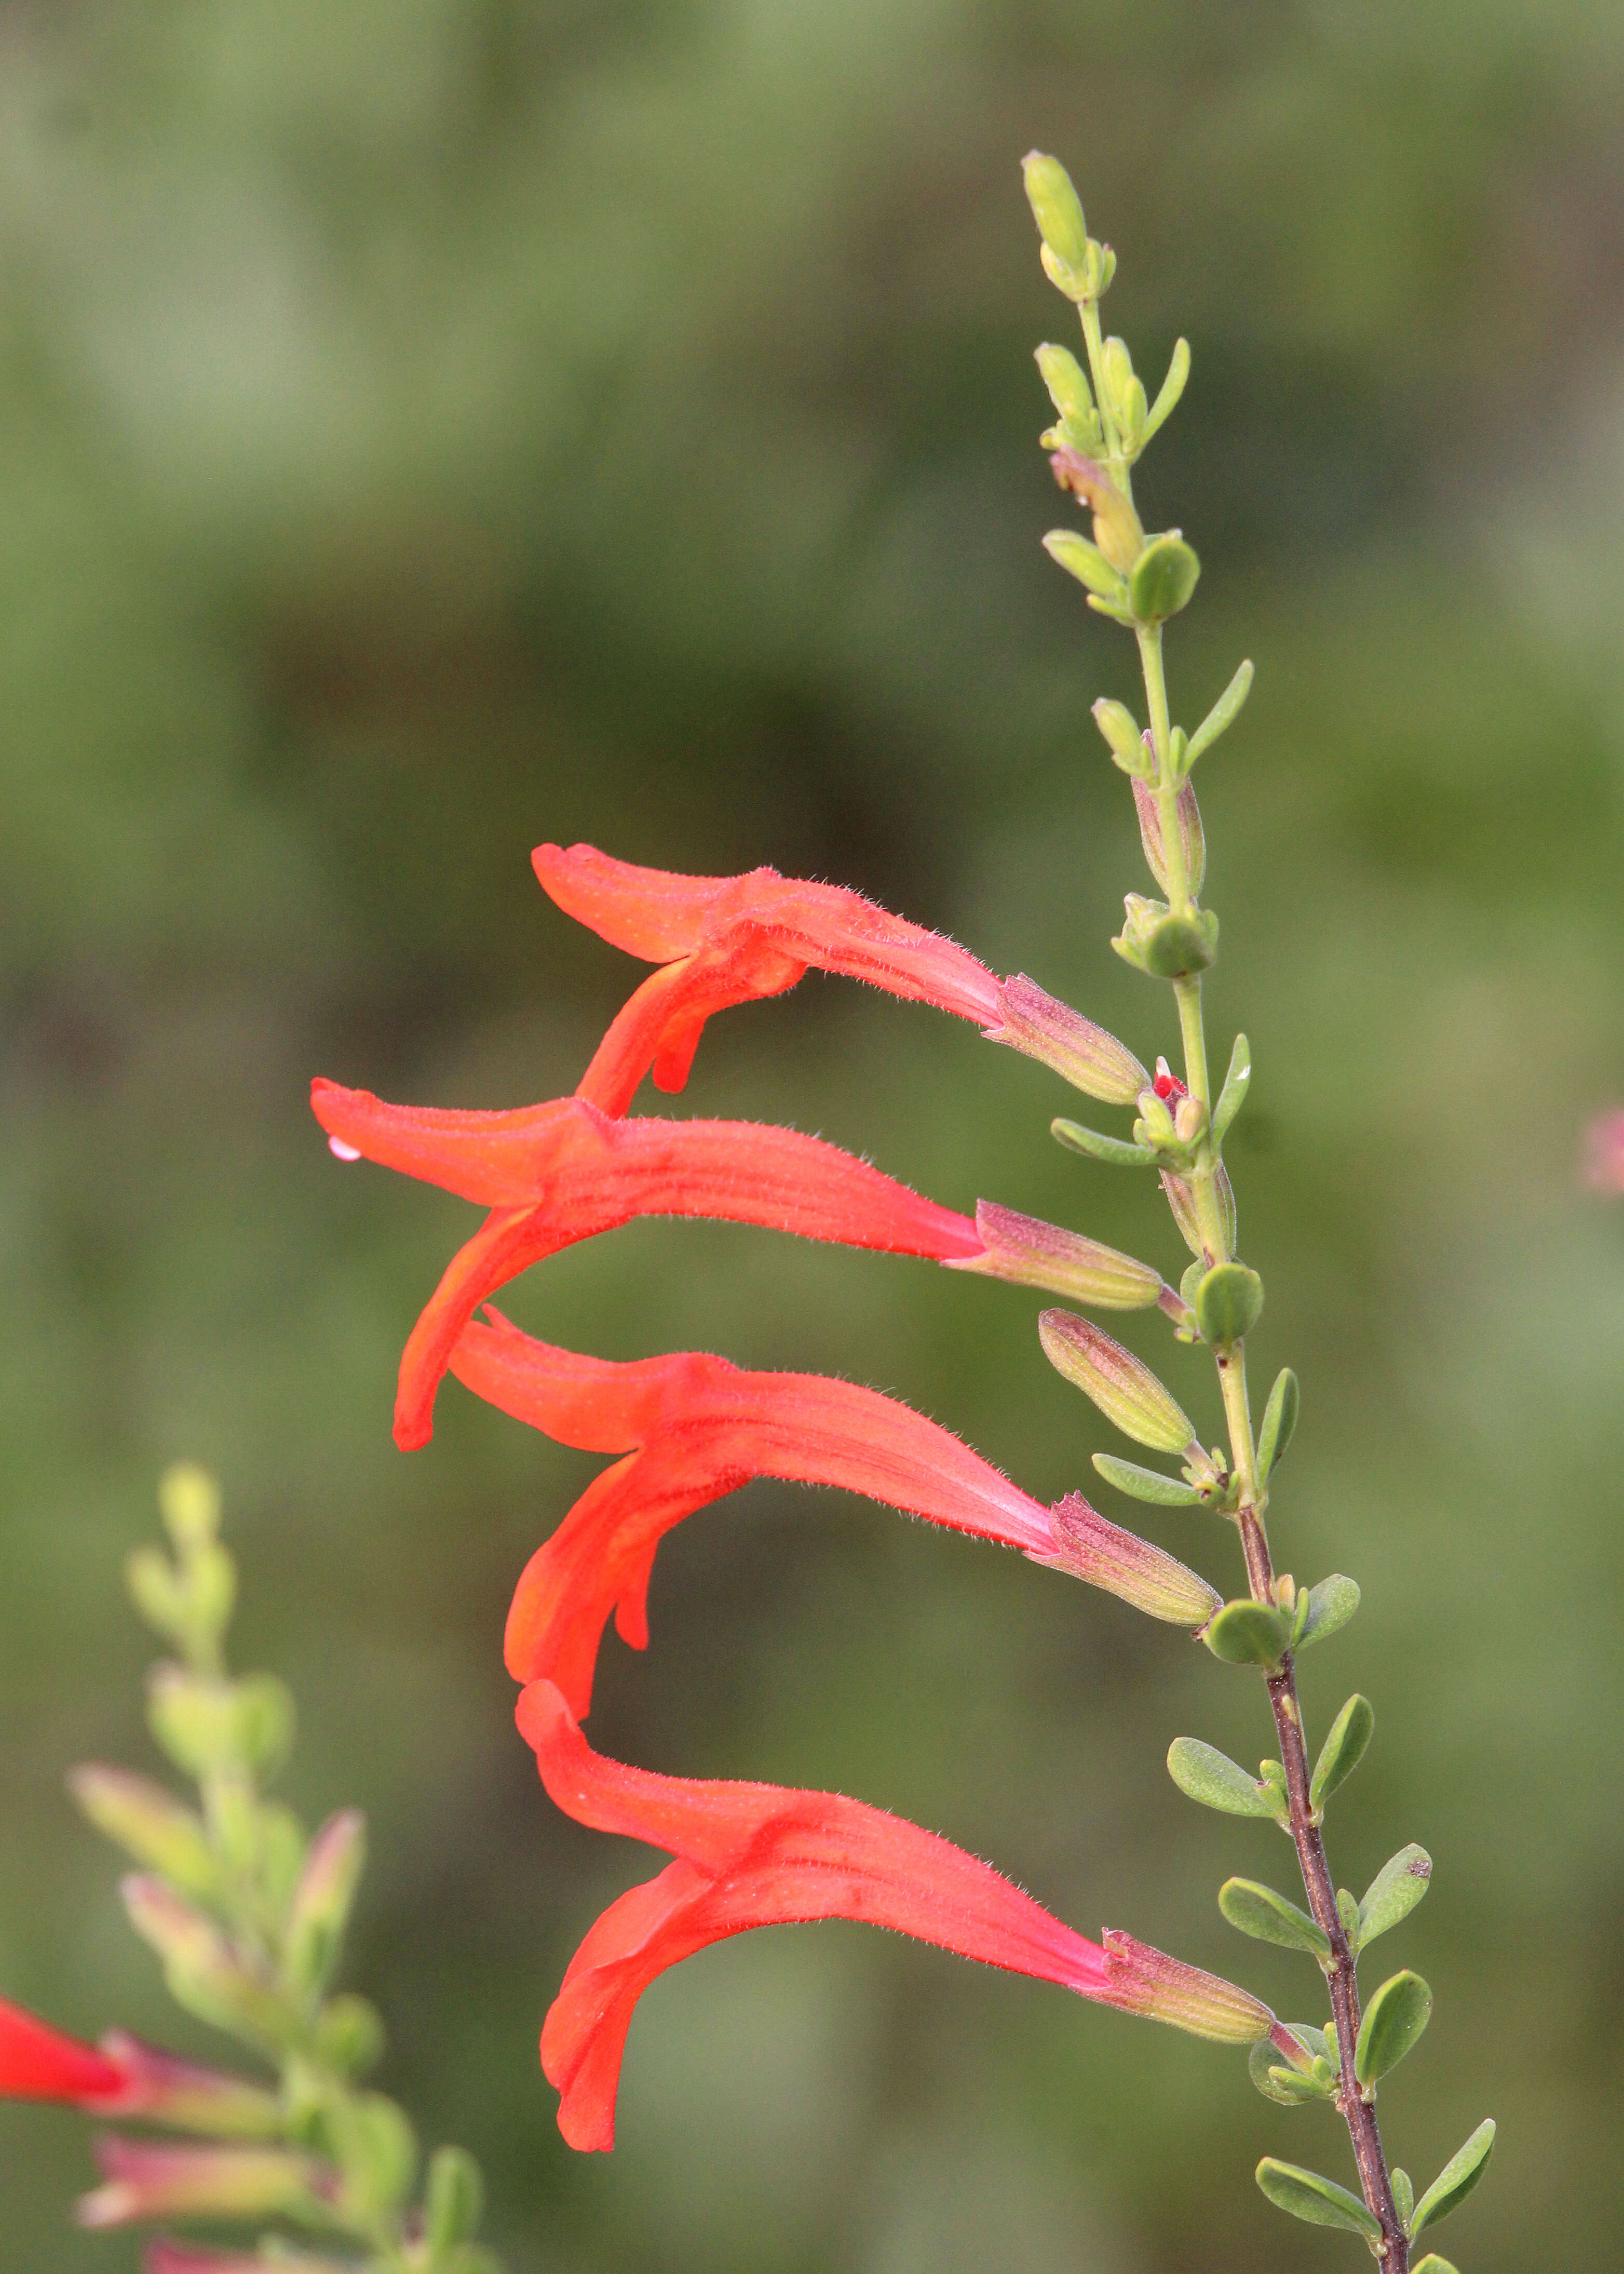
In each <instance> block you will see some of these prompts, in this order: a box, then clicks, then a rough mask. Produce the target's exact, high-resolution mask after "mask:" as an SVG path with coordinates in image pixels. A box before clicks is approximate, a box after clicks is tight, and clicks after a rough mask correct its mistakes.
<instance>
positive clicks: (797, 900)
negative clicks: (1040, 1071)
mask: <svg viewBox="0 0 1624 2274" xmlns="http://www.w3.org/2000/svg"><path fill="white" fill-rule="evenodd" d="M530 857H531V860H532V862H533V863H534V865H535V870H536V874H537V876H538V878H539V879H540V881H541V885H542V889H543V890H544V891H545V892H547V893H548V894H549V895H550V896H551V898H552V899H553V900H554V901H555V902H556V903H557V905H558V906H559V907H561V908H562V909H563V910H564V912H565V914H566V915H572V916H574V917H575V918H576V919H577V921H578V922H582V923H585V924H589V925H590V927H591V929H592V930H594V931H595V932H597V933H598V937H600V938H602V939H606V940H608V941H610V942H611V943H612V945H614V946H616V947H621V948H624V949H626V950H627V951H628V953H630V954H632V955H641V956H644V957H646V958H647V959H648V960H650V961H651V962H658V963H661V964H664V965H665V969H664V970H662V971H658V972H656V973H655V975H654V976H653V977H652V978H651V979H649V980H646V981H645V982H644V983H643V986H641V987H640V988H639V989H638V990H637V992H636V993H635V995H634V996H633V997H632V998H631V1001H630V1002H629V1003H628V1004H627V1005H626V1007H625V1009H624V1010H623V1011H622V1012H621V1013H620V1016H619V1017H618V1018H617V1019H616V1020H615V1022H614V1024H613V1026H612V1027H611V1028H610V1029H609V1032H608V1034H607V1035H605V1038H604V1041H603V1043H602V1044H601V1045H600V1047H599V1049H598V1053H597V1055H596V1056H595V1057H594V1058H593V1060H592V1063H591V1065H590V1066H589V1068H588V1069H587V1072H586V1073H585V1075H584V1077H583V1080H582V1082H581V1086H580V1088H579V1090H578V1091H577V1093H576V1095H577V1096H581V1097H584V1098H587V1099H589V1100H590V1103H592V1104H594V1105H596V1106H598V1107H599V1108H600V1109H601V1110H602V1111H604V1112H605V1113H614V1114H619V1113H624V1112H625V1111H626V1109H627V1107H628V1105H629V1104H630V1103H631V1101H632V1098H633V1096H635V1092H636V1089H637V1085H638V1083H639V1082H640V1081H642V1079H643V1075H644V1074H645V1073H647V1072H648V1071H649V1070H650V1067H652V1069H653V1073H654V1081H655V1087H656V1088H658V1089H664V1090H680V1088H682V1087H683V1085H684V1084H685V1083H686V1081H687V1080H688V1068H689V1066H690V1065H692V1063H693V1058H694V1053H695V1050H696V1049H697V1048H698V1046H699V1038H700V1035H701V1034H702V1033H703V1028H704V1024H705V1021H706V1020H707V1019H709V1018H711V1016H712V1015H713V1014H714V1013H716V1012H718V1011H725V1010H727V1009H729V1008H730V1007H731V1006H732V1005H733V1004H735V1003H748V1002H752V1001H755V1000H756V999H757V998H760V997H762V996H767V995H781V994H782V993H783V992H784V991H785V990H786V989H787V988H790V987H793V986H794V985H795V983H797V981H798V980H800V979H801V978H803V977H804V976H805V975H806V973H807V971H808V969H816V970H819V971H832V972H839V973H843V974H844V975H846V977H847V978H851V979H866V980H868V982H869V983H870V984H871V985H872V986H876V987H883V988H884V989H885V990H886V991H887V993H889V994H891V995H900V996H903V997H905V998H907V999H909V1000H911V1001H914V1002H921V1003H934V1004H936V1005H937V1007H938V1008H939V1009H941V1010H944V1011H951V1012H954V1013H957V1014H958V1016H959V1017H960V1018H961V1019H974V1020H976V1022H977V1023H978V1024H979V1025H981V1026H985V1025H986V1024H987V1023H988V1021H989V1020H990V1019H992V1018H994V1017H996V1013H997V1007H998V1005H997V994H998V983H997V981H996V979H995V978H994V977H993V975H992V973H991V972H990V971H989V970H988V969H987V968H986V967H985V966H984V965H983V964H981V963H978V962H977V961H976V960H975V958H974V956H973V955H971V954H969V953H967V952H966V950H965V949H964V948H962V947H958V946H956V945H954V943H953V942H952V941H951V940H950V939H944V938H942V937H940V936H939V934H937V933H936V932H932V931H927V930H925V929H924V927H923V925H921V924H913V923H907V922H905V921H904V920H903V919H902V918H901V917H900V916H893V915H888V914H887V912H886V911H885V910H884V909H883V908H881V907H876V906H875V904H874V902H873V901H872V900H864V899H863V897H862V896H861V893H859V892H847V891H846V890H844V889H843V888H842V887H840V886H838V885H814V884H804V883H802V882H801V881H800V880H799V879H797V878H794V877H780V876H779V875H778V871H777V870H774V869H755V870H750V871H749V872H748V874H747V875H745V876H741V877H681V876H676V875H673V874H672V873H670V872H669V871H667V870H664V869H640V868H637V867H635V865H634V864H633V863H632V862H629V861H616V860H613V859H612V858H611V857H610V855H608V854H606V853H600V852H598V849H597V847H595V846H591V845H572V846H570V847H568V849H566V848H565V847H563V846H560V845H538V847H536V850H535V852H534V853H533V854H532V855H531V856H530Z"/></svg>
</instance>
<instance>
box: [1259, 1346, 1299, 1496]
mask: <svg viewBox="0 0 1624 2274" xmlns="http://www.w3.org/2000/svg"><path fill="white" fill-rule="evenodd" d="M1301 1403H1302V1392H1301V1391H1300V1390H1299V1389H1298V1388H1297V1376H1296V1374H1293V1373H1292V1371H1291V1369H1290V1367H1289V1366H1284V1367H1282V1368H1281V1370H1280V1372H1279V1373H1278V1374H1276V1375H1275V1377H1274V1388H1273V1389H1271V1390H1270V1392H1269V1395H1268V1404H1267V1405H1266V1406H1265V1407H1264V1409H1263V1427H1262V1429H1261V1431H1260V1432H1259V1437H1258V1483H1259V1487H1261V1486H1264V1485H1266V1484H1267V1482H1268V1480H1269V1478H1270V1476H1271V1475H1272V1474H1273V1473H1274V1470H1275V1469H1276V1468H1278V1467H1279V1465H1280V1464H1281V1462H1282V1460H1283V1459H1284V1458H1285V1455H1286V1447H1287V1446H1288V1445H1289V1443H1290V1442H1291V1433H1292V1431H1293V1430H1294V1429H1295V1428H1296V1427H1297V1408H1298V1406H1299V1405H1300V1404H1301Z"/></svg>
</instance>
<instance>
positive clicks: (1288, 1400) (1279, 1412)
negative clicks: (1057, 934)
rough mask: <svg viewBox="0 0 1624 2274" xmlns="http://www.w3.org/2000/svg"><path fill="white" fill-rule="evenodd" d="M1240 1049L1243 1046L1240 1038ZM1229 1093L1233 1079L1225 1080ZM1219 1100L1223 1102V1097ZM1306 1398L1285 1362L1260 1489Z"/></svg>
mask: <svg viewBox="0 0 1624 2274" xmlns="http://www.w3.org/2000/svg"><path fill="white" fill-rule="evenodd" d="M1236 1048H1237V1050H1238V1049H1239V1048H1240V1044H1239V1043H1238V1042H1237V1044H1236ZM1224 1089H1225V1091H1226V1093H1227V1091H1228V1089H1229V1083H1228V1082H1226V1083H1225V1084H1224ZM1219 1103H1221V1104H1222V1099H1220V1101H1219ZM1302 1402H1303V1394H1302V1391H1301V1390H1300V1389H1298V1387H1297V1376H1296V1374H1293V1373H1292V1371H1291V1369H1290V1367H1289V1366H1282V1367H1281V1369H1280V1372H1279V1373H1278V1374H1276V1375H1275V1377H1274V1388H1273V1389H1271V1390H1270V1392H1269V1394H1268V1404H1267V1405H1266V1406H1265V1407H1264V1409H1263V1427H1262V1428H1261V1430H1260V1431H1259V1434H1258V1489H1259V1491H1261V1490H1262V1489H1263V1487H1264V1486H1265V1485H1267V1482H1268V1480H1269V1478H1270V1477H1271V1476H1272V1475H1273V1473H1274V1471H1275V1469H1277V1468H1278V1467H1279V1465H1280V1464H1281V1462H1282V1461H1283V1460H1284V1458H1285V1457H1286V1447H1287V1446H1288V1445H1289V1443H1290V1442H1291V1433H1292V1431H1293V1430H1294V1429H1295V1428H1296V1427H1297V1410H1298V1408H1299V1406H1300V1405H1301V1404H1302Z"/></svg>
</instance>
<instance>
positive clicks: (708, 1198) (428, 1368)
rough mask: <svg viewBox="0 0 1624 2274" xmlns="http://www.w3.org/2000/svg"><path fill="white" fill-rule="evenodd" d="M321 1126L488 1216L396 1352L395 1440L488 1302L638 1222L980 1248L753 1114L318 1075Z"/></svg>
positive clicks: (916, 1202) (923, 1247)
mask: <svg viewBox="0 0 1624 2274" xmlns="http://www.w3.org/2000/svg"><path fill="white" fill-rule="evenodd" d="M311 1103H312V1108H313V1110H314V1111H315V1115H316V1118H317V1119H318V1120H319V1121H320V1123H321V1126H322V1127H323V1128H324V1129H326V1130H327V1131H328V1132H329V1133H336V1134H337V1135H340V1136H342V1137H343V1138H344V1140H345V1141H346V1142H347V1143H352V1144H354V1145H355V1146H356V1147H357V1148H358V1149H359V1150H360V1151H362V1152H363V1153H365V1156H366V1157H367V1158H368V1160H371V1161H378V1162H380V1163H383V1165H384V1166H385V1167H387V1168H394V1169H402V1170H404V1171H406V1173H407V1174H408V1175H409V1176H417V1177H423V1178H426V1179H427V1180H428V1181H429V1182H430V1183H432V1184H437V1185H443V1186H446V1187H447V1189H448V1190H449V1191H452V1192H455V1193H462V1196H463V1197H464V1198H465V1199H468V1200H475V1201H484V1202H485V1204H486V1206H487V1207H489V1208H490V1209H491V1214H490V1216H487V1218H486V1219H485V1224H483V1225H482V1226H481V1228H480V1230H479V1231H477V1232H476V1233H475V1235H474V1237H473V1238H472V1239H470V1241H469V1242H468V1244H467V1246H464V1247H463V1248H462V1251H461V1253H460V1254H457V1255H456V1256H455V1257H454V1258H453V1260H452V1262H451V1264H450V1266H449V1268H448V1269H447V1272H446V1274H445V1276H444V1277H443V1278H442V1279H441V1281H440V1285H439V1287H438V1288H437V1289H436V1290H435V1291H434V1293H433V1295H432V1297H431V1298H430V1299H429V1303H428V1305H427V1307H426V1308H425V1311H424V1313H423V1315H422V1317H421V1318H420V1319H419V1320H418V1321H417V1326H416V1327H415V1328H414V1329H413V1330H412V1333H411V1337H410V1341H409V1342H408V1343H407V1345H406V1349H405V1352H404V1355H403V1356H402V1360H401V1373H400V1386H399V1390H398V1394H397V1397H396V1400H395V1442H396V1443H397V1444H400V1445H402V1446H404V1447H406V1448H408V1449H410V1448H412V1447H416V1446H418V1445H425V1444H427V1442H428V1441H429V1438H430V1437H431V1435H432V1434H433V1419H432V1416H433V1405H434V1393H435V1390H436V1389H438V1387H439V1385H440V1377H441V1375H442V1374H444V1373H445V1370H446V1367H447V1364H448V1362H449V1360H450V1357H451V1352H452V1351H453V1349H454V1348H455V1344H456V1339H457V1337H458V1336H459V1335H460V1334H461V1333H462V1329H463V1327H464V1326H465V1325H466V1324H467V1322H468V1321H469V1319H470V1318H471V1316H472V1315H473V1314H474V1312H475V1311H476V1310H477V1307H478V1306H479V1305H480V1304H481V1303H483V1302H484V1301H485V1299H487V1297H489V1296H491V1295H493V1294H494V1293H495V1292H496V1291H497V1289H498V1288H499V1287H501V1286H504V1285H505V1284H507V1282H508V1280H509V1279H512V1278H515V1277H516V1276H517V1275H518V1274H519V1273H520V1272H521V1271H523V1270H525V1269H528V1268H529V1266H530V1265H531V1264H532V1263H539V1262H540V1261H542V1260H543V1258H544V1257H545V1256H548V1255H554V1254H557V1253H558V1252H559V1250H560V1248H564V1247H569V1246H573V1245H574V1244H575V1242H576V1241H577V1240H582V1239H592V1238H593V1237H594V1236H595V1235H596V1234H597V1233H598V1232H600V1231H613V1229H614V1228H615V1226H617V1225H619V1224H627V1223H629V1222H630V1221H631V1219H632V1218H633V1217H634V1216H710V1217H716V1218H719V1219H720V1220H722V1221H723V1222H726V1223H730V1224H764V1225H768V1226H770V1227H771V1229H773V1230H774V1231H793V1232H799V1233H801V1236H802V1237H803V1238H805V1239H830V1240H839V1241H842V1242H844V1243H845V1245H846V1246H851V1247H869V1248H877V1249H881V1250H883V1251H886V1252H889V1253H891V1254H904V1255H928V1256H933V1257H935V1258H936V1259H937V1260H938V1261H946V1260H947V1259H948V1258H949V1257H953V1256H958V1257H969V1256H975V1255H979V1254H981V1239H980V1237H979V1235H978V1234H977V1232H976V1230H975V1227H974V1224H972V1223H971V1222H970V1221H969V1219H968V1218H967V1217H966V1216H959V1215H956V1214H955V1213H954V1211H953V1210H952V1209H944V1208H938V1207H937V1206H936V1202H935V1201H928V1200H922V1199H921V1197H920V1196H919V1194H918V1193H911V1192H909V1191H908V1189H907V1187H906V1186H905V1185H899V1184H896V1183H894V1182H893V1181H892V1179H891V1178H890V1177H886V1176H882V1174H881V1173H880V1171H878V1170H877V1169H871V1168H869V1166H868V1163H866V1162H864V1161H859V1160H855V1159H853V1156H852V1155H851V1154H849V1153H843V1152H841V1151H840V1150H839V1148H838V1147H837V1146H834V1145H829V1144H825V1143H824V1142H823V1139H822V1138H818V1137H805V1136H802V1135H801V1133H799V1132H798V1131H796V1130H793V1129H774V1128H768V1127H764V1126H761V1125H760V1124H757V1123H755V1122H749V1121H664V1120H657V1119H648V1120H635V1121H616V1120H612V1119H611V1118H609V1116H608V1115H606V1114H605V1113H603V1112H601V1111H599V1110H598V1108H597V1107H596V1106H593V1105H590V1104H589V1103H587V1102H586V1100H585V1099H583V1098H579V1097H565V1098H556V1099H554V1100H553V1101H552V1102H551V1103H548V1104H545V1105H536V1106H530V1107H527V1108H524V1109H523V1110H522V1111H518V1112H515V1113H465V1112H455V1111H438V1110H436V1109H434V1108H432V1107H424V1106H403V1105H386V1104H385V1103H383V1101H382V1100H381V1099H380V1098H376V1097H373V1096H372V1095H371V1093H370V1092H369V1091H366V1090H353V1089H341V1088H339V1087H338V1085H337V1084H336V1083H335V1082H328V1081H317V1082H316V1083H315V1084H314V1085H313V1087H312V1097H311Z"/></svg>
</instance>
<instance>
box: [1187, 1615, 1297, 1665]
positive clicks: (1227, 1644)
mask: <svg viewBox="0 0 1624 2274" xmlns="http://www.w3.org/2000/svg"><path fill="white" fill-rule="evenodd" d="M1201 1639H1202V1641H1203V1642H1205V1644H1206V1645H1207V1648H1208V1650H1210V1651H1211V1653H1212V1654H1213V1656H1214V1658H1221V1659H1222V1660H1223V1662H1224V1664H1225V1665H1226V1666H1266V1667H1268V1668H1271V1669H1272V1668H1275V1667H1278V1665H1279V1664H1280V1661H1281V1660H1282V1658H1283V1657H1284V1656H1285V1653H1286V1648H1287V1645H1288V1643H1289V1639H1290V1636H1289V1629H1288V1628H1287V1625H1286V1622H1285V1621H1284V1619H1282V1617H1281V1615H1280V1613H1279V1612H1278V1611H1275V1610H1271V1609H1270V1608H1269V1606H1268V1605H1267V1603H1253V1602H1248V1601H1246V1600H1244V1599H1243V1600H1241V1601H1239V1602H1235V1603H1226V1604H1225V1605H1224V1607H1223V1608H1222V1610H1221V1611H1220V1612H1219V1613H1218V1614H1217V1615H1216V1617H1215V1618H1214V1620H1213V1622H1212V1623H1211V1625H1210V1626H1209V1627H1208V1628H1207V1631H1206V1633H1205V1634H1204V1635H1203V1636H1202V1638H1201Z"/></svg>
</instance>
